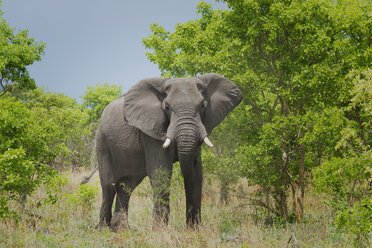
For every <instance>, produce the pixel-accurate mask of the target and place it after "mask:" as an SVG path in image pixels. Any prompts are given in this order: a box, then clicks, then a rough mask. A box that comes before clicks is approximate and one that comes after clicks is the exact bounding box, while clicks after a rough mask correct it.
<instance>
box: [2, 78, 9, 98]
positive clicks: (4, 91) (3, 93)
mask: <svg viewBox="0 0 372 248" xmlns="http://www.w3.org/2000/svg"><path fill="white" fill-rule="evenodd" d="M0 85H1V88H3V92H1V93H0V97H2V96H3V95H5V93H6V92H7V90H6V87H5V86H4V84H3V78H1V79H0Z"/></svg>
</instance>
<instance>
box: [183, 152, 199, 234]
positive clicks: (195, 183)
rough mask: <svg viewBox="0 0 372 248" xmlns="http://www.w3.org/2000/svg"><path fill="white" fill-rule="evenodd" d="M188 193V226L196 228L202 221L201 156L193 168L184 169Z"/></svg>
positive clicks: (197, 158)
mask: <svg viewBox="0 0 372 248" xmlns="http://www.w3.org/2000/svg"><path fill="white" fill-rule="evenodd" d="M181 170H182V174H183V176H184V182H185V193H186V224H187V226H188V227H191V228H195V227H196V226H197V225H198V224H200V221H201V214H200V213H201V193H202V181H203V173H202V164H201V157H200V154H199V155H198V156H197V157H196V159H195V164H194V166H193V167H191V168H187V167H186V168H185V167H184V168H182V167H181Z"/></svg>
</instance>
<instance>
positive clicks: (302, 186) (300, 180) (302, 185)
mask: <svg viewBox="0 0 372 248" xmlns="http://www.w3.org/2000/svg"><path fill="white" fill-rule="evenodd" d="M305 152H306V151H305V147H304V145H302V144H300V161H299V168H298V188H299V191H300V192H299V194H298V196H297V202H298V206H299V212H298V216H299V217H300V218H301V219H302V218H303V217H304V197H305Z"/></svg>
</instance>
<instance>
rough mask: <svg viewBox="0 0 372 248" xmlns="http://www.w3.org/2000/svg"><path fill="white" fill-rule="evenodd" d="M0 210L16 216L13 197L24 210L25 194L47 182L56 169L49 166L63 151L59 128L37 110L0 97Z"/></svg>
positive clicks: (8, 98) (4, 215)
mask: <svg viewBox="0 0 372 248" xmlns="http://www.w3.org/2000/svg"><path fill="white" fill-rule="evenodd" d="M0 109H1V115H0V140H1V143H0V185H1V186H0V208H1V210H0V213H1V216H0V217H2V218H6V217H9V216H14V215H16V211H14V210H11V209H10V208H9V205H8V203H9V202H10V201H12V200H15V201H17V202H19V203H20V206H21V209H22V210H23V209H24V208H25V205H26V201H27V197H28V196H29V195H31V194H32V193H33V192H34V191H35V189H36V188H38V187H39V186H40V185H41V184H43V183H47V182H48V180H50V179H51V178H52V177H53V176H54V174H55V170H54V169H53V168H52V167H50V166H48V164H49V163H51V162H52V161H54V160H55V159H56V158H57V157H58V155H59V154H61V153H62V152H63V151H64V150H65V146H64V144H63V143H61V142H58V141H59V138H60V131H59V129H58V127H57V125H55V124H54V123H53V122H52V121H50V120H47V119H45V118H43V116H41V115H40V113H39V112H38V111H32V110H30V109H28V108H27V106H26V103H24V102H21V101H19V100H17V99H15V98H11V97H2V98H0Z"/></svg>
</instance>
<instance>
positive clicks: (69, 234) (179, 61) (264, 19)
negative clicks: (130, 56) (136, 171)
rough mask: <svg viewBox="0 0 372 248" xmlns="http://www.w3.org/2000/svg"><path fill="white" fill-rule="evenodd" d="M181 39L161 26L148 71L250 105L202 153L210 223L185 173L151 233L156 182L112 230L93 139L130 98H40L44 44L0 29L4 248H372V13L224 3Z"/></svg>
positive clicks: (0, 233)
mask: <svg viewBox="0 0 372 248" xmlns="http://www.w3.org/2000/svg"><path fill="white" fill-rule="evenodd" d="M222 2H225V3H226V4H227V6H228V8H227V9H226V10H213V9H212V8H211V6H210V5H209V4H207V3H204V2H200V3H199V4H198V6H197V13H198V14H199V19H196V20H190V21H188V22H185V23H180V24H177V25H176V26H175V27H174V30H173V31H172V32H170V31H167V30H166V29H165V28H163V27H161V26H160V25H159V24H151V26H150V27H151V32H152V33H151V34H150V35H149V37H147V38H144V39H143V41H142V42H143V44H144V46H145V47H146V48H147V49H148V52H147V58H148V59H149V60H150V61H152V62H154V63H156V64H157V65H158V66H159V69H160V70H161V72H162V75H163V76H168V77H174V76H177V77H187V76H196V75H199V74H203V73H208V72H216V73H219V74H221V75H224V76H225V77H227V78H229V79H231V80H232V81H233V82H234V83H235V84H237V85H238V86H239V87H240V89H241V90H242V92H243V93H244V99H243V102H242V103H241V104H240V105H239V106H238V107H237V108H236V109H235V110H234V111H233V112H232V113H231V114H230V115H229V116H228V117H227V118H226V119H225V120H224V121H223V122H222V123H221V125H219V126H218V127H217V128H216V129H215V130H214V132H213V134H212V136H211V140H212V141H213V143H214V145H215V146H214V148H212V149H211V148H207V147H204V146H203V153H202V154H203V155H202V156H203V157H202V158H203V163H204V174H205V183H204V189H203V200H202V201H203V206H202V224H201V226H200V227H199V228H198V230H188V229H187V228H186V225H185V224H184V223H185V219H184V218H185V217H184V212H185V196H184V191H183V183H182V182H183V180H182V175H181V173H180V169H179V166H178V165H175V171H174V175H173V178H172V187H171V209H172V210H171V218H170V224H169V226H167V227H163V228H162V229H159V230H152V227H151V223H152V220H151V215H152V192H151V187H150V184H149V181H148V180H145V181H144V182H143V183H142V184H141V186H140V187H139V188H138V189H136V190H135V192H134V196H133V197H132V199H131V202H130V204H131V206H132V207H131V208H130V210H129V223H131V228H130V229H129V230H126V231H124V232H120V233H112V232H110V231H109V230H108V229H107V230H106V229H104V230H98V229H96V224H97V222H98V219H99V218H98V209H99V206H100V201H101V198H100V187H99V183H98V181H99V179H98V176H97V175H95V177H94V179H93V180H92V181H91V182H89V183H88V184H85V185H79V183H80V180H81V178H82V177H83V175H85V174H86V173H88V171H89V170H90V168H91V166H94V153H93V150H94V135H95V130H96V128H97V125H98V123H99V119H100V115H101V113H102V111H103V109H104V107H105V106H106V105H107V104H108V103H109V102H111V101H112V100H113V99H115V98H116V97H118V96H120V95H121V94H122V92H121V87H120V86H117V85H110V84H107V83H106V84H97V85H96V86H95V87H88V89H87V90H86V92H85V94H84V95H83V96H82V103H81V104H78V103H77V102H76V100H75V99H71V98H69V97H67V96H65V95H63V94H59V93H51V92H48V91H46V90H44V89H42V88H38V87H37V86H36V84H35V82H34V80H33V79H31V78H30V77H29V74H28V71H27V66H28V65H31V64H32V63H33V62H35V61H38V60H40V59H41V56H42V55H43V53H44V48H45V46H46V44H44V43H41V42H37V41H35V40H34V39H33V38H31V37H28V33H27V31H16V30H15V29H11V28H10V27H9V25H8V24H7V22H6V20H5V19H4V18H3V17H2V15H0V19H1V22H0V51H1V53H0V83H1V88H0V90H1V91H0V246H1V247H122V246H128V247H190V246H191V247H218V246H222V247H225V246H226V247H287V246H288V247H289V246H294V247H295V245H298V246H300V247H369V245H371V235H372V217H371V216H372V168H371V165H372V152H371V144H372V69H371V62H372V47H371V45H372V44H371V43H372V32H371V30H372V20H371V18H372V4H371V3H370V1H367V0H349V1H344V0H340V1H329V0H310V1H302V0H292V1H287V0H279V1H271V0H249V1H246V0H244V1H243V0H225V1H222Z"/></svg>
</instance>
